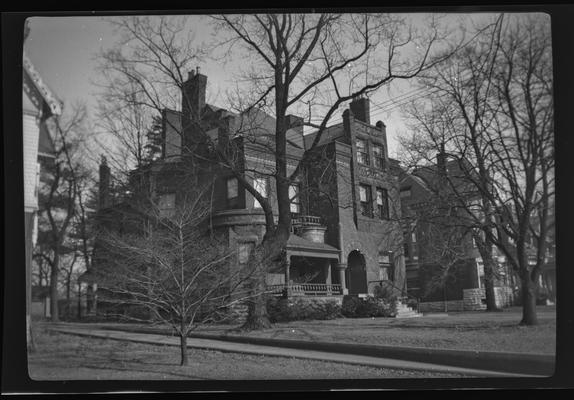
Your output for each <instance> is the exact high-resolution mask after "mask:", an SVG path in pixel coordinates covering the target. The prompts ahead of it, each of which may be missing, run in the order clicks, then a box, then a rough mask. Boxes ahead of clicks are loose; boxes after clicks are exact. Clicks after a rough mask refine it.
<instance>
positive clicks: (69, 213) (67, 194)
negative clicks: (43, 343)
mask: <svg viewBox="0 0 574 400" xmlns="http://www.w3.org/2000/svg"><path fill="white" fill-rule="evenodd" d="M85 120H86V108H85V106H83V105H77V106H75V107H73V108H72V111H71V114H70V116H69V117H68V118H67V119H66V121H64V122H60V121H59V120H57V121H55V124H56V127H55V131H56V132H57V135H56V138H55V141H54V142H55V147H56V157H55V160H54V162H52V163H50V165H48V166H47V168H46V177H45V183H44V184H43V185H41V186H40V190H39V206H40V209H39V217H40V220H41V221H40V222H39V226H40V227H45V231H44V232H40V234H39V239H40V240H39V241H38V249H39V250H42V249H44V250H49V251H48V252H47V253H46V252H43V253H42V254H43V255H42V257H44V259H47V261H48V264H49V265H50V309H51V319H52V321H58V320H59V312H58V297H59V296H58V282H59V278H60V276H59V275H60V261H61V256H62V255H63V254H66V253H67V251H66V249H67V245H68V241H69V234H70V231H71V229H72V225H73V224H72V222H73V219H74V217H75V216H76V213H77V199H78V195H79V187H78V182H79V180H80V179H81V178H80V175H81V174H82V172H81V171H82V170H83V169H84V166H82V162H81V157H79V151H78V148H79V146H81V143H82V139H81V133H82V124H84V123H85ZM50 257H51V259H50Z"/></svg>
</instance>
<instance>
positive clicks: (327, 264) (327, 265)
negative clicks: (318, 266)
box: [323, 260, 332, 285]
mask: <svg viewBox="0 0 574 400" xmlns="http://www.w3.org/2000/svg"><path fill="white" fill-rule="evenodd" d="M323 271H324V272H325V283H326V284H327V285H330V284H331V283H332V281H331V261H329V260H325V266H324V267H323Z"/></svg>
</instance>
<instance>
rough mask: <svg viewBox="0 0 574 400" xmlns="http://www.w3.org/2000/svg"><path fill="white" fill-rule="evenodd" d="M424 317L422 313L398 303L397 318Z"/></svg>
mask: <svg viewBox="0 0 574 400" xmlns="http://www.w3.org/2000/svg"><path fill="white" fill-rule="evenodd" d="M422 316H423V315H422V314H421V313H419V312H417V311H415V310H413V309H412V308H410V307H409V306H407V305H406V304H403V303H397V307H396V315H395V318H418V317H422Z"/></svg>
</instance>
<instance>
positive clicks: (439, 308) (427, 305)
mask: <svg viewBox="0 0 574 400" xmlns="http://www.w3.org/2000/svg"><path fill="white" fill-rule="evenodd" d="M449 311H464V302H463V301H462V300H449V301H447V302H446V310H445V302H444V301H425V302H424V303H419V312H422V313H428V312H449Z"/></svg>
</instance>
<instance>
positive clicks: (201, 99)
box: [181, 68, 207, 121]
mask: <svg viewBox="0 0 574 400" xmlns="http://www.w3.org/2000/svg"><path fill="white" fill-rule="evenodd" d="M206 87H207V76H205V75H201V74H200V73H199V68H198V69H197V71H193V70H192V71H189V72H188V76H187V81H185V82H184V83H183V89H182V96H181V111H182V113H183V116H184V118H190V119H191V120H194V121H199V118H200V113H201V111H202V110H203V107H204V106H205V89H206Z"/></svg>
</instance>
